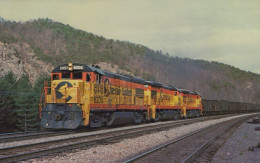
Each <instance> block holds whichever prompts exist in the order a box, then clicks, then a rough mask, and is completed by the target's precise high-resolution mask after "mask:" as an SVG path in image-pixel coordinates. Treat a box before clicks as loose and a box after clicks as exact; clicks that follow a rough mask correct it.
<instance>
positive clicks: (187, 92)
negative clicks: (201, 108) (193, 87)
mask: <svg viewBox="0 0 260 163" xmlns="http://www.w3.org/2000/svg"><path fill="white" fill-rule="evenodd" d="M178 91H179V92H181V93H184V94H192V95H200V94H199V93H197V92H194V91H190V90H187V89H178Z"/></svg>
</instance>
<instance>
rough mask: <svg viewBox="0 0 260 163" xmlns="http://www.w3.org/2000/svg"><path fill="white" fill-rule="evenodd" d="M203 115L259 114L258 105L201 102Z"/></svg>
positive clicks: (220, 101) (219, 101)
mask: <svg viewBox="0 0 260 163" xmlns="http://www.w3.org/2000/svg"><path fill="white" fill-rule="evenodd" d="M202 105H203V115H218V114H232V113H247V112H257V111H258V112H259V111H260V106H259V104H250V103H242V102H229V101H225V100H207V99H203V100H202Z"/></svg>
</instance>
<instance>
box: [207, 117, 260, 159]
mask: <svg viewBox="0 0 260 163" xmlns="http://www.w3.org/2000/svg"><path fill="white" fill-rule="evenodd" d="M248 121H252V119H251V120H248ZM255 127H260V124H250V123H244V124H242V125H241V126H239V127H238V128H237V130H236V131H235V132H234V133H233V134H232V135H231V136H230V137H229V138H228V139H227V141H226V143H225V144H224V145H223V146H222V147H221V148H220V149H219V150H218V152H217V153H216V154H215V156H214V158H213V159H212V162H214V163H219V162H245V163H251V162H252V163H255V162H260V148H255V150H254V151H249V150H248V148H249V147H252V146H257V144H258V143H260V131H259V130H255Z"/></svg>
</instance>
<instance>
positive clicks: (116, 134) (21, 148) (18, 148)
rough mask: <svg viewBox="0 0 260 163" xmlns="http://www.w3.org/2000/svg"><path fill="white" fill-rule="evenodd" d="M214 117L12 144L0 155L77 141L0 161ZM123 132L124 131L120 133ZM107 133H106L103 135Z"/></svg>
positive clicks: (116, 138)
mask: <svg viewBox="0 0 260 163" xmlns="http://www.w3.org/2000/svg"><path fill="white" fill-rule="evenodd" d="M215 118H216V117H203V118H200V119H198V118H197V119H189V120H183V121H174V122H172V123H166V124H158V125H153V126H143V127H139V128H138V127H136V126H135V127H136V128H130V129H124V130H117V131H110V132H109V131H108V132H107V133H104V132H102V133H97V134H93V135H87V136H79V137H72V138H66V139H60V140H52V141H46V142H41V143H33V144H26V145H21V146H14V147H8V148H0V155H1V154H2V153H5V154H6V153H10V152H13V151H26V149H27V150H30V149H32V148H36V147H37V148H39V147H41V146H48V145H53V144H54V143H56V144H57V143H65V142H66V143H68V142H69V141H78V142H76V143H71V144H68V145H60V146H56V147H52V148H50V149H43V150H38V149H37V151H33V152H27V153H22V154H15V155H11V156H5V157H1V158H0V162H13V161H20V160H24V159H30V158H35V157H39V156H43V155H47V154H52V153H56V152H61V151H66V150H71V149H75V148H83V147H86V146H89V145H95V144H97V143H105V142H107V141H111V140H119V139H125V138H128V137H136V136H139V135H142V134H144V133H147V132H156V131H158V130H165V129H170V128H174V127H178V126H181V125H188V124H191V123H195V122H200V121H206V120H211V119H215ZM136 130H137V131H136ZM122 132H125V133H122ZM104 134H107V135H108V136H107V135H104ZM101 135H102V136H103V137H100V138H96V137H97V136H101ZM90 137H92V138H94V139H93V140H84V139H88V138H90Z"/></svg>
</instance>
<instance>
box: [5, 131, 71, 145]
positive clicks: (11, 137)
mask: <svg viewBox="0 0 260 163" xmlns="http://www.w3.org/2000/svg"><path fill="white" fill-rule="evenodd" d="M73 133H76V132H74V131H32V132H17V133H16V132H15V133H7V134H1V135H0V143H6V142H13V141H21V140H28V139H35V138H42V137H50V136H58V135H65V134H73Z"/></svg>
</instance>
